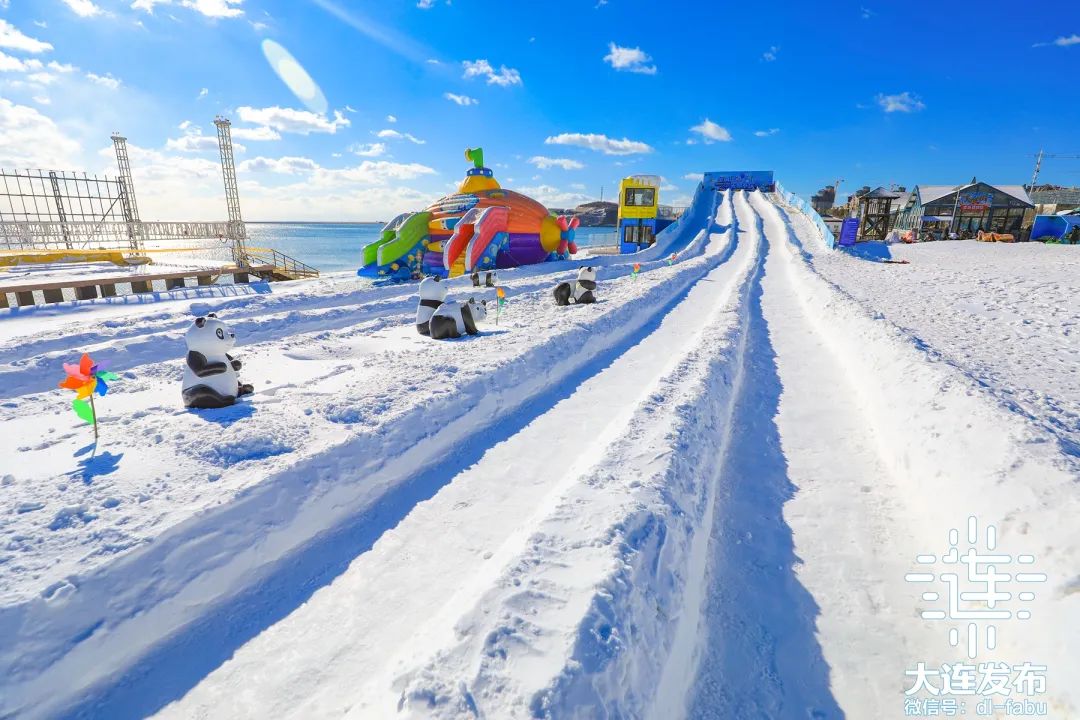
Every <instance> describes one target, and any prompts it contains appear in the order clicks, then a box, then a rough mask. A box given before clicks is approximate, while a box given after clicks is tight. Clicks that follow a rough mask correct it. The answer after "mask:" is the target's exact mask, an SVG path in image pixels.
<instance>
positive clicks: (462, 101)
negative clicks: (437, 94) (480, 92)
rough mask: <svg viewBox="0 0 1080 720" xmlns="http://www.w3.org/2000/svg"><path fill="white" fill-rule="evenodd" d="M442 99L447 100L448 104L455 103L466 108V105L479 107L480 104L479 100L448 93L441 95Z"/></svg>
mask: <svg viewBox="0 0 1080 720" xmlns="http://www.w3.org/2000/svg"><path fill="white" fill-rule="evenodd" d="M443 97H444V98H446V99H447V100H449V101H450V102H455V103H457V104H458V105H464V106H468V105H479V104H480V101H479V100H477V99H476V98H471V97H469V96H468V95H455V94H454V93H452V92H448V93H443Z"/></svg>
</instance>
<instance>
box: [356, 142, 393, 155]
mask: <svg viewBox="0 0 1080 720" xmlns="http://www.w3.org/2000/svg"><path fill="white" fill-rule="evenodd" d="M349 152H351V153H353V154H354V155H359V156H360V157H379V156H380V155H385V154H386V144H385V143H357V144H356V145H350V146H349Z"/></svg>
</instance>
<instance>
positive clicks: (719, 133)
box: [690, 118, 731, 145]
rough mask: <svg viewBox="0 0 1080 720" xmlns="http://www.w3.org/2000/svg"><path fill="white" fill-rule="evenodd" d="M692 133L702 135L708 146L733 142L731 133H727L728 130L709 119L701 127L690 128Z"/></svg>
mask: <svg viewBox="0 0 1080 720" xmlns="http://www.w3.org/2000/svg"><path fill="white" fill-rule="evenodd" d="M690 132H695V133H697V134H698V135H700V136H701V138H702V141H703V142H704V143H705V144H706V145H712V144H713V143H714V142H731V133H729V132H728V131H727V128H725V127H723V126H722V125H717V124H716V123H714V122H713V121H712V120H710V119H709V118H705V119H704V120H703V121H702V122H701V124H700V125H695V126H694V127H692V128H690Z"/></svg>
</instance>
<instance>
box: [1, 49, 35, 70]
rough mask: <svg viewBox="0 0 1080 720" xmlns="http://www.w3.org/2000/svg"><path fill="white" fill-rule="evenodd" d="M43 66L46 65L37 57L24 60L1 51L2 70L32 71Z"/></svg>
mask: <svg viewBox="0 0 1080 720" xmlns="http://www.w3.org/2000/svg"><path fill="white" fill-rule="evenodd" d="M43 67H45V65H44V64H43V63H42V62H41V61H40V60H38V59H36V58H29V59H27V60H23V59H22V58H17V57H14V56H12V55H7V54H5V53H4V52H2V51H0V72H32V71H35V70H41V69H42V68H43Z"/></svg>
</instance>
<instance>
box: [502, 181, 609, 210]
mask: <svg viewBox="0 0 1080 720" xmlns="http://www.w3.org/2000/svg"><path fill="white" fill-rule="evenodd" d="M518 192H522V193H524V194H526V195H528V196H529V197H532V198H536V199H537V200H539V201H540V202H541V203H543V204H544V206H546V207H549V208H572V207H575V206H577V205H580V204H581V203H583V202H589V201H590V200H592V199H593V198H592V197H591V196H589V195H586V194H585V193H582V192H576V191H574V192H572V191H567V190H561V189H559V188H557V187H553V186H551V185H543V184H541V185H536V186H534V187H523V188H518Z"/></svg>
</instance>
